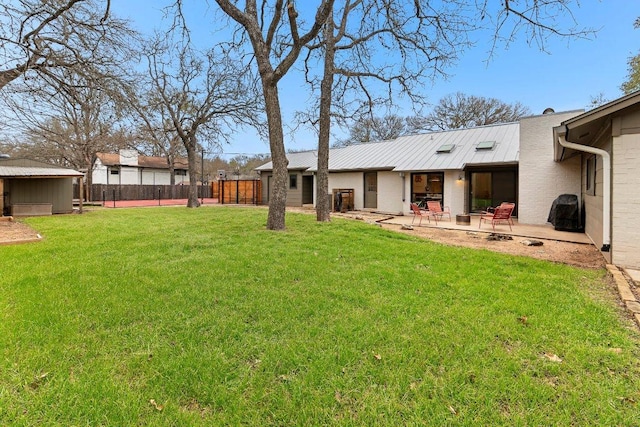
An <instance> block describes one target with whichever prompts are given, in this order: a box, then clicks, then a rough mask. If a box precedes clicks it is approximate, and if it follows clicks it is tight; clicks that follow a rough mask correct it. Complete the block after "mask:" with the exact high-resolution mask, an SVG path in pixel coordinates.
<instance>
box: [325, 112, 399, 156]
mask: <svg viewBox="0 0 640 427" xmlns="http://www.w3.org/2000/svg"><path fill="white" fill-rule="evenodd" d="M405 132H406V120H405V119H404V118H402V117H400V116H398V115H396V114H387V115H386V116H384V117H374V118H370V117H368V116H365V117H364V118H361V119H360V120H357V121H356V122H354V123H353V124H352V125H351V126H349V136H347V137H346V138H344V139H341V140H339V141H338V142H336V143H335V144H334V145H333V146H334V147H336V148H337V147H346V146H348V145H354V144H362V143H367V142H376V141H385V140H389V139H395V138H397V137H399V136H400V135H403V134H404V133H405Z"/></svg>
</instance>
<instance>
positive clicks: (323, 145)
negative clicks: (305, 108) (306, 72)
mask: <svg viewBox="0 0 640 427" xmlns="http://www.w3.org/2000/svg"><path fill="white" fill-rule="evenodd" d="M324 36H325V37H324V39H325V56H324V75H323V76H322V83H321V85H320V120H319V126H320V129H319V132H318V174H317V175H316V179H317V180H318V181H317V183H316V193H317V195H316V219H317V220H318V221H322V222H328V221H331V214H330V212H331V199H330V196H329V137H330V134H331V100H332V95H333V94H332V90H333V75H334V67H333V64H334V60H335V55H336V49H335V38H334V36H333V13H331V14H329V17H328V18H327V22H325V24H324Z"/></svg>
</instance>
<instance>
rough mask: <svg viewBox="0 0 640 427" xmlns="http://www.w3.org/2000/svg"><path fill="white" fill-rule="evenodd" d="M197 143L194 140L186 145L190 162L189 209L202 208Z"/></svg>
mask: <svg viewBox="0 0 640 427" xmlns="http://www.w3.org/2000/svg"><path fill="white" fill-rule="evenodd" d="M196 147H197V144H196V141H195V138H193V139H192V140H191V141H189V143H188V144H185V148H186V149H187V160H188V162H189V199H188V201H187V207H188V208H198V207H200V202H199V201H198V171H197V168H196V162H197V159H196Z"/></svg>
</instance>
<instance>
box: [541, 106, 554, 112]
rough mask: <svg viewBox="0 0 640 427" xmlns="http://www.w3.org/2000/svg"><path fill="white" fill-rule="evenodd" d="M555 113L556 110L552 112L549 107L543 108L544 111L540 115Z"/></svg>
mask: <svg viewBox="0 0 640 427" xmlns="http://www.w3.org/2000/svg"><path fill="white" fill-rule="evenodd" d="M555 112H556V110H554V109H553V108H551V107H549V108H545V109H544V111H543V112H542V114H553V113H555Z"/></svg>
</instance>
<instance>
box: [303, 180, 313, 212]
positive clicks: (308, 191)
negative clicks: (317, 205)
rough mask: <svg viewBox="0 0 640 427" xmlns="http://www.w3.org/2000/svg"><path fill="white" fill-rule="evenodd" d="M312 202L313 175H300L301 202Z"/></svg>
mask: <svg viewBox="0 0 640 427" xmlns="http://www.w3.org/2000/svg"><path fill="white" fill-rule="evenodd" d="M312 203H313V176H312V175H303V176H302V204H303V205H309V204H312Z"/></svg>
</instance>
